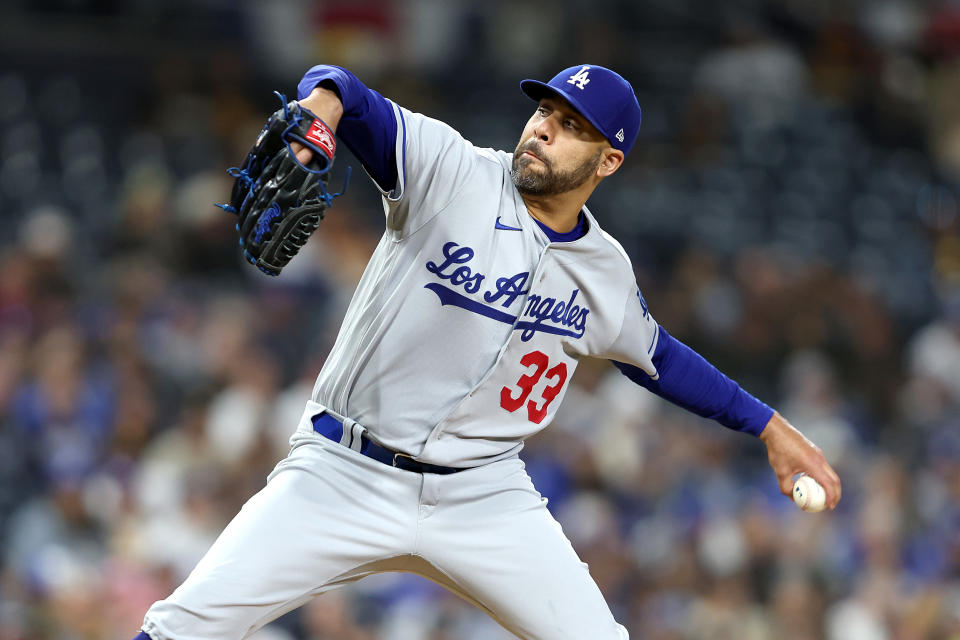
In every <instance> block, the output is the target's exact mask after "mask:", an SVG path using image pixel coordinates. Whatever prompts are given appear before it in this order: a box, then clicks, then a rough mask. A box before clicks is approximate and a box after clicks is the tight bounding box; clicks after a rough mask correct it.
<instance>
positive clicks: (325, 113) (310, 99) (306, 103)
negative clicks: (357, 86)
mask: <svg viewBox="0 0 960 640" xmlns="http://www.w3.org/2000/svg"><path fill="white" fill-rule="evenodd" d="M299 102H300V106H302V107H304V108H305V109H307V110H309V111H311V112H312V113H313V115H315V116H317V117H318V118H320V119H321V120H323V121H324V123H325V124H326V125H327V126H328V127H330V129H331V130H332V131H334V132H336V130H337V125H338V124H340V118H342V117H343V102H341V101H340V96H338V95H337V93H336V92H335V91H332V90H330V89H327V88H326V87H323V86H320V85H317V86H316V87H314V88H313V91H311V92H310V95H309V96H307V97H306V98H304V99H303V100H300V101H299Z"/></svg>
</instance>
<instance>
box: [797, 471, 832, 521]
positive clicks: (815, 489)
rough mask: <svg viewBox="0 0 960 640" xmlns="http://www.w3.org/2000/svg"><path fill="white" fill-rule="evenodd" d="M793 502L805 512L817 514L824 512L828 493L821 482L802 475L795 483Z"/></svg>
mask: <svg viewBox="0 0 960 640" xmlns="http://www.w3.org/2000/svg"><path fill="white" fill-rule="evenodd" d="M793 501H794V502H795V503H797V506H798V507H800V508H801V509H803V510H804V511H807V512H810V513H816V512H818V511H823V507H824V506H825V505H826V503H827V493H826V491H824V490H823V487H821V486H820V483H819V482H817V481H816V480H814V479H813V478H812V477H810V476H808V475H802V476H800V477H799V478H797V481H796V482H794V483H793Z"/></svg>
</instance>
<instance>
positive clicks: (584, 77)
mask: <svg viewBox="0 0 960 640" xmlns="http://www.w3.org/2000/svg"><path fill="white" fill-rule="evenodd" d="M589 69H590V65H588V64H585V65H583V66H582V67H580V71H577V72H576V73H575V74H573V75H572V76H570V79H569V80H567V84H572V85H574V86H575V87H577V88H578V89H583V88H584V87H586V86H587V83H589V82H590V78H589V77H588V76H589V74H590V71H589Z"/></svg>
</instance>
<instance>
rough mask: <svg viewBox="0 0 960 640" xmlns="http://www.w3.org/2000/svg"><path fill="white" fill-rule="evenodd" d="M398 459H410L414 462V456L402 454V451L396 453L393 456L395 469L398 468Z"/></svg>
mask: <svg viewBox="0 0 960 640" xmlns="http://www.w3.org/2000/svg"><path fill="white" fill-rule="evenodd" d="M397 458H409V459H410V460H413V456H411V455H408V454H406V453H401V452H400V451H395V452H394V454H393V466H394V467H396V466H397Z"/></svg>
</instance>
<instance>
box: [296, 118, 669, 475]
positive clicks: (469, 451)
mask: <svg viewBox="0 0 960 640" xmlns="http://www.w3.org/2000/svg"><path fill="white" fill-rule="evenodd" d="M394 109H395V112H396V117H397V120H398V134H397V154H396V155H397V161H398V175H399V184H398V185H397V187H396V189H394V191H393V192H391V193H385V194H384V198H383V202H384V209H385V212H386V232H385V233H384V235H383V237H382V238H381V240H380V243H379V245H378V246H377V249H376V251H375V252H374V254H373V257H372V258H371V260H370V263H369V265H368V266H367V269H366V271H365V273H364V275H363V278H362V279H361V281H360V284H359V286H358V288H357V292H356V294H355V295H354V298H353V300H352V302H351V304H350V307H349V309H348V311H347V313H346V316H345V319H344V322H343V325H342V327H341V330H340V333H339V336H338V338H337V341H336V344H335V345H334V347H333V350H332V351H331V353H330V355H329V357H328V359H327V361H326V363H325V365H324V367H323V369H322V371H321V372H320V375H319V376H318V378H317V381H316V385H315V387H314V392H313V400H314V401H316V402H317V403H319V404H321V405H323V406H324V407H326V408H328V409H330V410H331V412H332V413H334V414H336V415H339V416H343V417H349V418H350V419H352V420H355V421H356V422H357V423H359V424H361V425H363V427H365V428H366V429H367V430H368V436H370V437H371V438H372V439H374V440H376V441H378V442H379V443H380V444H382V445H384V446H387V447H390V448H392V449H396V450H399V451H402V452H404V453H407V454H410V455H413V456H415V457H416V458H417V459H419V460H421V461H424V462H429V463H432V464H439V465H445V466H455V467H472V466H476V465H480V464H484V463H488V462H491V461H494V460H499V459H503V458H506V457H510V456H512V455H514V454H516V453H517V452H518V451H519V450H520V448H521V447H522V443H523V440H524V439H525V438H527V437H529V436H530V435H532V434H534V433H536V432H537V431H539V430H541V429H543V428H544V427H546V426H547V425H548V424H549V423H550V421H551V420H552V418H553V415H554V414H555V412H556V410H557V407H558V406H559V405H560V403H561V401H562V400H563V395H564V392H565V391H566V388H567V386H568V384H567V382H568V381H569V379H570V377H571V376H572V375H573V371H574V369H575V368H576V366H577V362H578V359H579V358H580V357H582V356H596V357H601V358H611V359H615V360H618V361H622V362H627V363H630V364H634V365H636V366H638V367H640V368H641V369H643V370H644V371H646V372H647V373H648V374H650V375H651V376H653V377H656V375H657V372H656V370H655V368H654V365H653V363H652V361H651V354H652V353H653V350H654V348H655V347H656V339H657V333H658V328H657V324H656V322H655V321H654V319H653V318H652V317H651V315H650V314H649V312H648V311H647V309H646V305H645V303H644V301H643V298H642V296H641V295H640V292H639V290H638V288H637V284H636V280H635V277H634V274H633V269H632V267H631V264H630V260H629V258H628V257H627V256H626V254H625V253H624V251H623V249H622V248H621V247H620V245H619V244H618V243H617V242H616V241H615V240H614V239H613V238H611V237H610V236H609V235H607V234H606V233H605V232H604V231H603V230H602V229H601V228H600V225H599V224H598V223H597V221H596V219H595V218H594V217H593V216H592V215H591V214H590V212H589V211H587V210H586V209H584V213H585V215H586V217H587V220H588V223H589V230H588V232H587V233H586V235H585V236H583V237H582V238H580V239H578V240H575V241H572V242H555V243H551V242H550V240H549V238H548V237H547V236H546V234H544V232H543V231H542V229H540V227H539V226H538V225H537V224H536V221H535V220H534V219H533V218H531V217H530V215H529V214H528V213H527V210H526V207H525V205H524V203H523V200H522V199H521V197H520V194H519V192H518V191H517V190H516V188H515V187H514V185H513V182H512V180H511V177H510V165H511V160H512V156H511V154H509V153H506V152H503V151H494V150H492V149H481V148H477V147H474V146H473V145H472V144H470V143H469V142H468V141H466V140H464V139H463V138H462V137H461V136H460V135H459V134H458V133H457V132H456V131H455V130H453V129H452V128H450V127H449V126H447V125H445V124H443V123H442V122H439V121H437V120H433V119H431V118H428V117H425V116H423V115H420V114H415V113H412V112H410V111H408V110H407V109H404V108H402V107H399V106H396V105H394ZM532 352H539V353H540V354H543V355H545V356H546V360H545V362H546V364H545V365H543V370H541V366H540V365H541V364H542V363H543V362H544V359H543V358H542V356H531V357H528V358H527V360H524V357H525V356H527V354H530V353H532ZM533 360H536V361H537V362H532V361H533ZM561 364H562V365H563V367H561ZM564 368H565V371H563V370H562V369H564ZM538 373H539V377H538V379H537V381H536V383H535V384H534V385H533V387H532V389H531V390H530V392H529V393H528V394H527V397H526V398H524V402H523V404H522V406H520V407H519V408H518V409H515V410H513V411H510V410H508V409H509V407H511V406H513V405H515V404H516V402H515V401H514V402H513V403H511V401H510V400H507V401H506V402H502V399H503V398H502V395H503V394H504V389H510V390H511V391H510V396H511V397H512V398H514V400H516V399H518V398H521V397H522V396H523V393H524V389H523V387H522V386H519V385H518V382H520V381H521V378H522V377H523V376H525V375H527V376H536V375H537V374H538ZM561 374H563V375H561ZM527 383H528V384H529V379H528V380H527ZM530 402H534V403H535V405H534V407H533V408H532V409H531V408H530V407H529V403H530ZM504 405H506V406H504Z"/></svg>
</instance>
